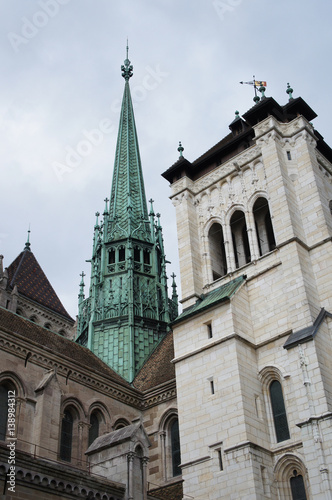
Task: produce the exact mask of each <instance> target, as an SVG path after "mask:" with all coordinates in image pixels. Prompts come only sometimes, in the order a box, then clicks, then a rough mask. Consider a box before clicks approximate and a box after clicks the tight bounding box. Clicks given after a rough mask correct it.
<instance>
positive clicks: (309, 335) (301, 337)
mask: <svg viewBox="0 0 332 500" xmlns="http://www.w3.org/2000/svg"><path fill="white" fill-rule="evenodd" d="M325 318H332V314H331V313H329V312H328V311H326V310H325V309H324V307H322V309H321V310H320V312H319V314H318V316H317V318H316V319H315V321H314V323H313V325H311V326H307V327H306V328H301V330H298V331H297V332H292V333H291V334H290V336H289V337H288V339H287V340H286V342H285V343H284V348H285V349H291V348H292V347H296V346H298V345H299V344H303V343H304V342H309V341H310V340H313V339H314V338H315V336H316V334H317V332H318V330H319V328H320V325H321V324H322V322H323V321H324V319H325Z"/></svg>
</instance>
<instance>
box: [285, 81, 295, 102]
mask: <svg viewBox="0 0 332 500" xmlns="http://www.w3.org/2000/svg"><path fill="white" fill-rule="evenodd" d="M293 92H294V90H293V89H292V88H291V86H290V85H289V83H287V90H286V93H287V94H288V96H289V99H288V100H289V101H291V100H292V99H294V98H293Z"/></svg>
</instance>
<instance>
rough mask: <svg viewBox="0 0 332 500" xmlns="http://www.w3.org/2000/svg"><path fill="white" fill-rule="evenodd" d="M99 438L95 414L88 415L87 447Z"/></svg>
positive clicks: (97, 421)
mask: <svg viewBox="0 0 332 500" xmlns="http://www.w3.org/2000/svg"><path fill="white" fill-rule="evenodd" d="M98 436H99V418H98V414H97V412H93V413H92V414H91V415H90V428H89V446H90V444H92V443H93V441H94V440H95V439H96V438H97V437H98Z"/></svg>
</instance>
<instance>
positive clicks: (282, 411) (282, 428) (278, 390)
mask: <svg viewBox="0 0 332 500" xmlns="http://www.w3.org/2000/svg"><path fill="white" fill-rule="evenodd" d="M270 399H271V407H272V414H273V421H274V428H275V432H276V437H277V442H278V443H280V442H281V441H285V440H286V439H289V438H290V435H289V429H288V422H287V415H286V408H285V403H284V397H283V394H282V387H281V384H280V382H279V381H278V380H273V382H271V384H270Z"/></svg>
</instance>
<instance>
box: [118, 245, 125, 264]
mask: <svg viewBox="0 0 332 500" xmlns="http://www.w3.org/2000/svg"><path fill="white" fill-rule="evenodd" d="M125 260H126V249H125V247H120V248H119V262H123V261H125Z"/></svg>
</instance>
